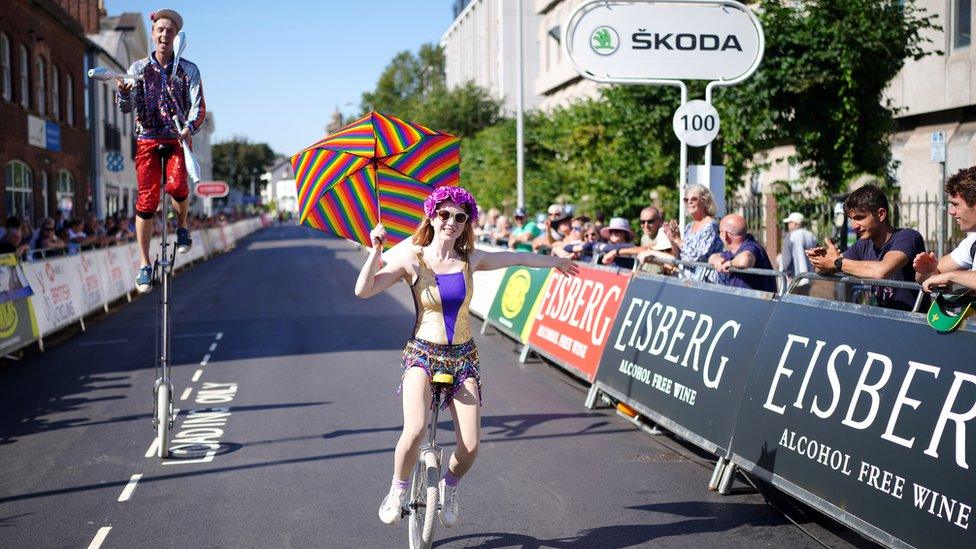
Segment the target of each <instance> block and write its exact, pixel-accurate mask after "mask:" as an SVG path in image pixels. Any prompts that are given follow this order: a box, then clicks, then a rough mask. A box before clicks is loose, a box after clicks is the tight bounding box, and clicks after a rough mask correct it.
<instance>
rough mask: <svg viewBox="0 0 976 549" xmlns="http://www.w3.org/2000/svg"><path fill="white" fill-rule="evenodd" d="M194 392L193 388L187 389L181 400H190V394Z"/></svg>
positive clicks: (184, 390)
mask: <svg viewBox="0 0 976 549" xmlns="http://www.w3.org/2000/svg"><path fill="white" fill-rule="evenodd" d="M192 392H193V387H187V388H186V389H183V394H182V395H180V400H186V399H188V398H190V393H192Z"/></svg>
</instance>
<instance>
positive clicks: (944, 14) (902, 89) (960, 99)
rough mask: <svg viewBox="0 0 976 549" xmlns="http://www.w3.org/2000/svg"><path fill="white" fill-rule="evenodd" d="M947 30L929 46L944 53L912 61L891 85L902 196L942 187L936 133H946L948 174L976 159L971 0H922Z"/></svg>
mask: <svg viewBox="0 0 976 549" xmlns="http://www.w3.org/2000/svg"><path fill="white" fill-rule="evenodd" d="M918 6H919V7H921V8H925V10H926V11H928V13H930V14H934V15H936V16H937V18H938V20H937V23H938V24H939V25H940V26H942V30H940V31H937V32H936V31H933V32H929V33H928V36H927V37H928V38H931V39H932V41H933V44H932V45H931V46H929V47H931V48H932V49H938V50H942V51H943V52H945V54H944V55H938V56H935V55H930V56H928V57H925V58H923V59H921V60H919V61H908V62H907V63H905V66H904V68H902V70H901V72H900V73H899V74H898V76H897V77H895V79H894V80H893V81H892V82H891V85H890V86H889V87H888V93H887V95H888V97H889V98H890V99H891V101H892V103H893V104H894V106H895V107H897V108H899V109H901V112H900V113H899V115H898V125H899V131H898V132H897V133H896V134H895V135H894V136H892V152H893V153H894V154H893V156H894V158H895V159H896V160H898V161H899V162H900V163H901V165H900V166H899V168H898V171H897V178H898V183H899V185H900V186H901V188H902V196H916V195H919V194H924V193H926V192H928V193H929V194H930V195H932V194H935V193H937V192H938V188H939V187H938V165H937V164H936V163H934V162H932V161H931V159H930V151H931V136H932V132H935V131H945V132H946V144H947V146H946V173H947V176H948V175H952V174H954V173H956V172H957V171H959V170H960V169H962V168H967V167H969V166H972V165H973V164H976V138H974V136H976V111H974V110H973V107H974V106H976V47H974V46H973V44H972V29H973V24H974V23H976V18H974V10H973V4H972V0H948V1H946V0H919V2H918Z"/></svg>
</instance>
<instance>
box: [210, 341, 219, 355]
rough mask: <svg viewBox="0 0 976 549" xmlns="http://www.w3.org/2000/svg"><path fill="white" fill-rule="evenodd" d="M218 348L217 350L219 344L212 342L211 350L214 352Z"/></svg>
mask: <svg viewBox="0 0 976 549" xmlns="http://www.w3.org/2000/svg"><path fill="white" fill-rule="evenodd" d="M216 350H217V344H216V343H211V344H210V352H211V353H212V352H214V351H216Z"/></svg>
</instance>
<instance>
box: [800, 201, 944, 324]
mask: <svg viewBox="0 0 976 549" xmlns="http://www.w3.org/2000/svg"><path fill="white" fill-rule="evenodd" d="M844 214H845V215H847V218H848V220H849V221H850V224H851V228H852V229H853V230H854V232H855V233H856V234H857V242H855V243H854V245H853V246H851V247H850V248H848V249H846V250H844V252H843V253H841V252H840V250H838V249H837V246H836V245H834V243H833V242H832V241H831V240H830V239H829V238H828V239H826V240H825V241H824V245H823V246H818V247H816V248H811V249H809V250H807V251H806V254H807V257H808V258H810V263H811V264H812V265H813V267H814V269H815V270H816V271H817V273H819V274H828V275H829V274H835V273H844V274H848V275H851V276H856V277H860V278H884V279H888V280H903V281H909V282H914V281H915V268H914V267H912V260H913V259H915V256H917V255H918V254H920V253H922V252H924V251H925V242H924V241H923V240H922V235H921V234H919V233H918V231H916V230H915V229H899V228H895V227H893V226H892V225H891V218H890V210H889V208H888V197H887V196H885V194H884V191H882V190H881V189H880V188H879V187H878V186H876V185H865V186H863V187H861V188H860V189H857V190H856V191H854V192H852V193H851V194H850V195H848V196H847V199H846V200H845V201H844ZM872 291H873V293H874V296H875V299H876V300H877V304H878V306H879V307H885V308H888V309H899V310H902V311H911V310H912V307H913V306H914V305H915V298H916V297H917V294H918V292H916V291H913V290H908V289H903V288H889V287H883V286H873V287H872Z"/></svg>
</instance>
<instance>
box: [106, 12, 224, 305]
mask: <svg viewBox="0 0 976 549" xmlns="http://www.w3.org/2000/svg"><path fill="white" fill-rule="evenodd" d="M149 18H150V19H151V20H152V41H153V45H154V46H155V50H154V51H153V52H152V53H151V54H150V55H149V57H145V58H143V59H139V60H137V61H135V62H134V63H132V66H131V67H129V70H128V74H130V75H133V76H136V77H138V79H137V80H135V83H134V84H133V82H132V81H130V80H120V81H119V83H118V92H119V93H118V104H119V107H120V108H121V109H122V112H124V113H130V112H135V122H136V129H135V133H136V136H137V145H136V159H135V161H136V178H137V182H138V186H139V197H138V199H137V200H136V204H135V211H136V239H137V240H138V241H139V250H140V252H141V258H140V267H139V275H138V276H137V277H136V289H137V290H138V291H139V292H140V293H145V292H148V291H149V289H150V287H151V286H152V274H153V272H152V264H151V262H150V260H149V242H150V240H151V239H152V235H153V217H154V216H155V214H156V210H157V208H158V207H159V198H160V180H161V178H162V177H163V176H164V174H163V170H164V169H165V172H166V173H165V178H166V179H165V188H166V192H167V193H168V194H169V195H170V196H171V197H172V201H173V209H174V210H175V211H176V217H177V222H178V223H177V229H176V249H177V251H179V252H180V253H186V252H188V251H189V250H190V246H192V245H193V241H192V240H191V239H190V232H189V230H188V228H187V213H188V210H189V201H188V200H187V199H188V198H189V196H190V189H189V186H188V185H187V172H186V164H185V162H184V157H183V155H181V154H179V153H178V151H179V149H180V146H181V142H182V141H187V142H190V139H191V137H190V136H191V135H193V134H195V133H196V132H197V131H199V130H200V127H201V126H202V125H203V121H204V118H205V117H206V114H207V109H206V104H205V102H204V99H203V85H202V83H201V81H200V70H199V69H198V68H197V66H196V65H195V64H193V63H191V62H190V61H188V60H186V59H180V58H177V55H176V52H175V51H174V42H175V39H176V35H177V33H178V32H179V31H180V29H182V28H183V17H181V16H180V14H179V13H177V12H176V11H174V10H170V9H163V10H159V11H156V12H153V13H152V14H150V15H149ZM174 65H175V66H174ZM173 117H176V118H177V119H178V120H179V122H180V127H182V128H183V129H182V131H179V130H177V129H176V127H175V126H174V123H173ZM160 145H169V146H170V147H169V148H170V149H171V150H172V151H175V152H173V153H171V154H168V158H167V159H166V162H165V164H164V163H163V162H162V160H163V158H162V155H163V154H164V149H165V148H162V149H161V148H160V147H159V146H160ZM164 165H165V168H164ZM163 222H164V223H166V222H167V220H165V219H164V220H163Z"/></svg>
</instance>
